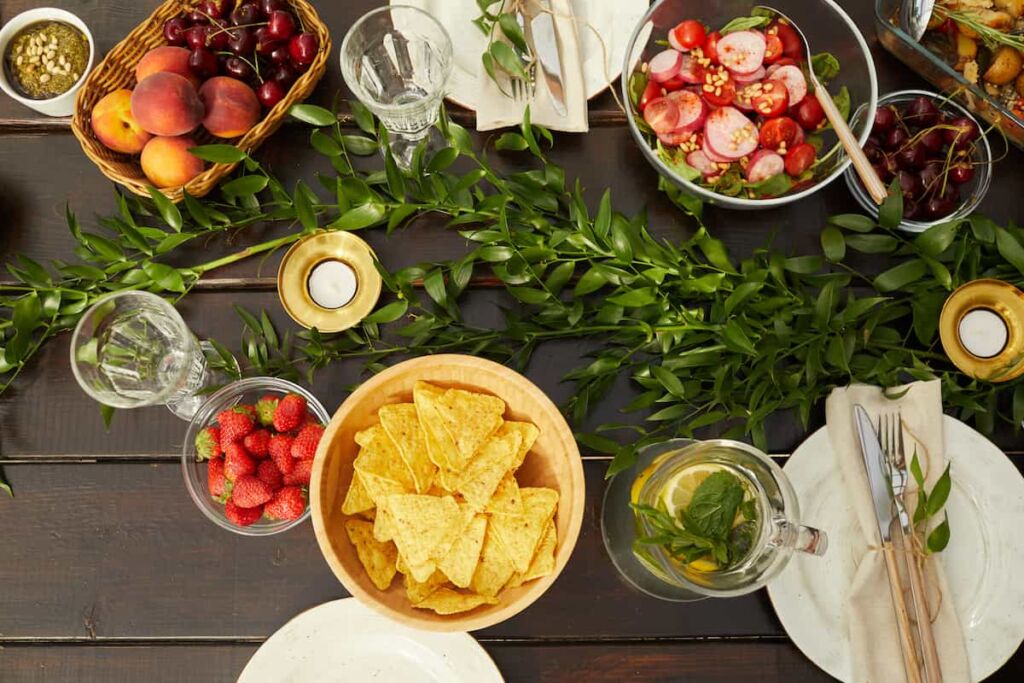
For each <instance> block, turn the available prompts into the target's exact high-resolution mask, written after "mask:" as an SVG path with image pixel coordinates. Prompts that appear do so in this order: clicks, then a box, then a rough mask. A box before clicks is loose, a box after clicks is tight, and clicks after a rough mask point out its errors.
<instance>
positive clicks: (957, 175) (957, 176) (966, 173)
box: [949, 162, 974, 185]
mask: <svg viewBox="0 0 1024 683" xmlns="http://www.w3.org/2000/svg"><path fill="white" fill-rule="evenodd" d="M949 179H950V180H951V181H953V182H954V183H956V184H957V185H963V184H964V183H969V182H971V180H973V179H974V166H972V165H971V164H969V163H964V162H959V163H956V164H953V166H952V167H951V168H950V169H949Z"/></svg>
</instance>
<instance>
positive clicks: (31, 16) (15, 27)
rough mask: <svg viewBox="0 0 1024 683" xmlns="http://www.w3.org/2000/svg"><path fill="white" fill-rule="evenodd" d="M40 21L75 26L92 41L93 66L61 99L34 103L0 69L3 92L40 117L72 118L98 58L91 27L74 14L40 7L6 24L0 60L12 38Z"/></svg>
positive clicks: (0, 32) (0, 33)
mask: <svg viewBox="0 0 1024 683" xmlns="http://www.w3.org/2000/svg"><path fill="white" fill-rule="evenodd" d="M40 21H62V22H64V23H65V24H70V25H72V26H74V27H75V28H77V29H78V30H79V31H81V32H82V34H83V35H85V38H86V40H88V41H89V62H88V64H86V66H85V70H84V71H83V72H82V76H81V78H79V79H78V82H77V83H75V84H74V85H73V86H71V89H70V90H68V91H67V92H65V93H63V94H61V95H58V96H57V97H51V98H50V99H48V100H33V99H31V98H28V97H23V96H21V95H19V94H18V92H17V91H16V90H15V89H14V86H13V85H11V83H10V82H9V81H8V80H7V74H6V73H5V71H4V69H0V90H3V91H4V92H5V93H7V94H8V95H10V96H11V98H13V99H14V100H16V101H18V102H21V103H22V104H24V105H25V106H26V107H30V108H32V109H35V110H36V111H37V112H39V113H40V114H46V115H47V116H71V115H72V114H73V113H75V95H76V94H77V93H78V89H79V88H81V87H82V83H84V82H85V77H86V76H88V75H89V72H90V71H91V70H92V63H93V59H94V58H95V56H96V45H95V44H94V43H93V40H92V32H91V31H89V27H88V26H86V25H85V22H83V21H82V20H81V19H79V18H78V17H76V16H75V15H74V14H72V13H71V12H67V11H65V10H62V9H57V8H56V7H39V8H36V9H30V10H28V11H26V12H22V13H21V14H19V15H17V16H15V17H14V18H13V19H11V20H10V21H8V22H7V23H6V24H4V27H3V28H2V29H0V59H2V58H3V55H4V53H5V52H6V50H7V43H9V42H10V40H11V38H13V37H14V36H15V35H16V34H17V33H18V32H19V31H21V29H23V28H25V27H26V26H28V25H29V24H35V23H38V22H40Z"/></svg>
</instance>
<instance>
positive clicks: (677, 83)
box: [661, 76, 686, 92]
mask: <svg viewBox="0 0 1024 683" xmlns="http://www.w3.org/2000/svg"><path fill="white" fill-rule="evenodd" d="M685 85H686V81H684V80H683V79H682V78H680V77H679V76H676V77H675V78H670V79H668V80H667V81H665V82H664V83H662V84H661V87H662V88H664V89H665V92H674V91H676V90H682V89H683V86H685Z"/></svg>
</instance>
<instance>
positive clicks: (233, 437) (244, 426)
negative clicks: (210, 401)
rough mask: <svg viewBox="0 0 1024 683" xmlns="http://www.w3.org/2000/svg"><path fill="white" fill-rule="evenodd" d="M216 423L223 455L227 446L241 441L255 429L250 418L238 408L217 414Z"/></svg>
mask: <svg viewBox="0 0 1024 683" xmlns="http://www.w3.org/2000/svg"><path fill="white" fill-rule="evenodd" d="M217 422H218V423H219V424H220V443H221V447H222V448H223V449H224V452H225V453H227V450H228V444H230V443H234V442H235V441H238V440H239V439H242V438H243V437H245V435H246V434H249V433H250V432H252V430H253V429H255V428H256V426H255V425H254V424H253V421H252V416H251V415H249V413H247V412H246V411H245V410H244V409H243V408H240V407H238V406H235V407H234V408H228V409H227V410H222V411H220V412H219V413H217Z"/></svg>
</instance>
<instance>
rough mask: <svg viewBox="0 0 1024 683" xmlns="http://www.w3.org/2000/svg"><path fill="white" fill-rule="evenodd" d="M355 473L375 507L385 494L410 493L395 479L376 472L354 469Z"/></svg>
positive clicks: (378, 505)
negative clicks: (378, 474) (381, 475)
mask: <svg viewBox="0 0 1024 683" xmlns="http://www.w3.org/2000/svg"><path fill="white" fill-rule="evenodd" d="M356 473H357V474H358V475H359V480H360V483H361V484H362V485H363V488H364V489H366V495H368V496H369V497H370V500H372V501H373V503H374V505H375V506H377V507H380V502H381V501H382V500H384V498H386V497H387V496H390V495H393V494H396V493H410V491H407V490H406V489H405V488H404V487H403V486H402V485H401V484H399V483H398V482H397V481H392V480H390V479H385V478H384V477H378V476H377V475H376V474H370V473H369V472H360V471H359V470H356Z"/></svg>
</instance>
